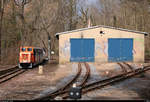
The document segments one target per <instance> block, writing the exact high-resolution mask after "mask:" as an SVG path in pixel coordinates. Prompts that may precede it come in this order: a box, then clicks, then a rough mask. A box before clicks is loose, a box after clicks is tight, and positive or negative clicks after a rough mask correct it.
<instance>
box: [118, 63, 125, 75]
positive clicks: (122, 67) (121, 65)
mask: <svg viewBox="0 0 150 102" xmlns="http://www.w3.org/2000/svg"><path fill="white" fill-rule="evenodd" d="M117 64H118V65H119V66H120V67H121V69H122V71H123V73H126V72H127V69H126V67H124V66H123V64H122V63H117Z"/></svg>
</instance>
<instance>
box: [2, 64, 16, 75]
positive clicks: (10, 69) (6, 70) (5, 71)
mask: <svg viewBox="0 0 150 102" xmlns="http://www.w3.org/2000/svg"><path fill="white" fill-rule="evenodd" d="M17 68H18V66H14V67H12V68H8V69H4V70H1V71H0V76H1V75H3V74H6V73H9V72H11V71H13V70H16V69H17Z"/></svg>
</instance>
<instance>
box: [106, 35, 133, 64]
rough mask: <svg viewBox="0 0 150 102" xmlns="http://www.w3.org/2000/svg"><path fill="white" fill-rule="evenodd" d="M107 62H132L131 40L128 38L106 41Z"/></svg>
mask: <svg viewBox="0 0 150 102" xmlns="http://www.w3.org/2000/svg"><path fill="white" fill-rule="evenodd" d="M108 46H109V47H108V55H109V57H108V60H109V61H111V62H116V61H132V60H133V53H132V50H133V39H130V38H112V39H108Z"/></svg>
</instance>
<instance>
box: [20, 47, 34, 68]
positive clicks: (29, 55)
mask: <svg viewBox="0 0 150 102" xmlns="http://www.w3.org/2000/svg"><path fill="white" fill-rule="evenodd" d="M33 62H34V56H33V47H20V55H19V68H26V67H27V68H32V65H33Z"/></svg>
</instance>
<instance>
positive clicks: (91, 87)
mask: <svg viewBox="0 0 150 102" xmlns="http://www.w3.org/2000/svg"><path fill="white" fill-rule="evenodd" d="M148 70H150V66H145V67H144V68H138V69H135V70H134V71H129V72H126V73H122V74H119V75H116V76H113V77H110V78H107V79H104V80H100V81H97V82H93V83H91V84H88V85H86V86H84V87H82V94H86V93H88V92H90V91H94V90H96V89H101V88H104V87H106V86H108V85H112V84H115V83H117V82H120V81H123V80H126V79H128V78H131V77H133V76H135V75H138V74H140V73H143V72H145V71H148ZM67 98H68V95H66V96H64V97H63V99H67Z"/></svg>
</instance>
